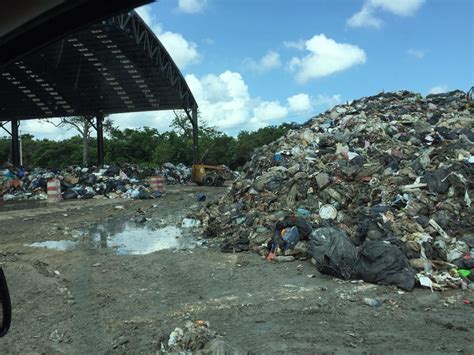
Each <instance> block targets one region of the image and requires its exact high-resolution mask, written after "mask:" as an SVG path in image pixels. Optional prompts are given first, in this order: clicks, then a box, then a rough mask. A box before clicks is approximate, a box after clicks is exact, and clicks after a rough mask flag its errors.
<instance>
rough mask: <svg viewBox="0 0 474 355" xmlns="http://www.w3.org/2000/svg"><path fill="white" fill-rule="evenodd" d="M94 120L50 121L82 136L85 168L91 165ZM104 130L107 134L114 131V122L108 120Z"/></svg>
mask: <svg viewBox="0 0 474 355" xmlns="http://www.w3.org/2000/svg"><path fill="white" fill-rule="evenodd" d="M93 120H94V116H72V117H61V118H60V121H59V123H54V122H53V121H51V120H48V122H50V123H52V124H54V125H55V126H56V127H65V128H67V129H75V130H76V131H77V132H78V133H79V134H80V137H81V138H82V164H83V165H84V166H87V165H88V164H89V139H90V137H91V133H92V132H93V131H94V129H93V128H94V126H93V124H92V122H93ZM103 128H104V130H105V131H106V132H111V131H112V130H113V129H114V127H113V124H112V121H111V120H110V119H107V118H106V119H105V120H104V122H103Z"/></svg>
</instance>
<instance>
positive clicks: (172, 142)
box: [0, 114, 293, 169]
mask: <svg viewBox="0 0 474 355" xmlns="http://www.w3.org/2000/svg"><path fill="white" fill-rule="evenodd" d="M171 127H172V128H173V130H171V131H167V132H163V133H160V132H159V131H158V130H157V129H155V128H149V127H143V128H140V129H128V128H127V129H123V130H121V129H118V128H116V127H112V126H110V127H109V129H108V132H109V138H106V139H105V142H104V145H105V161H106V162H107V163H108V164H120V163H133V164H140V165H142V166H158V165H161V164H163V163H166V162H171V163H174V164H177V163H184V164H186V165H191V164H192V163H193V149H192V148H193V137H192V132H193V128H192V124H191V121H190V120H189V118H188V117H187V116H186V115H178V114H175V118H174V120H173V123H172V125H171ZM291 128H293V125H291V124H283V125H280V126H269V127H265V128H261V129H259V130H257V131H255V132H247V131H242V132H240V133H239V135H238V136H237V137H231V136H229V135H227V134H225V133H223V132H221V131H219V130H217V129H216V128H214V127H209V126H208V125H207V124H206V122H205V121H204V120H202V119H200V120H199V160H200V162H203V163H207V164H225V165H228V166H230V167H231V168H232V169H237V168H239V167H240V166H242V165H243V164H245V162H246V161H247V160H249V159H250V157H251V155H252V153H253V151H254V149H255V148H257V147H260V146H262V145H265V144H269V143H271V142H273V141H274V140H276V139H278V138H279V137H281V136H282V135H284V134H285V133H286V132H287V131H288V130H289V129H291ZM82 143H83V140H82V137H81V136H80V135H77V136H75V137H72V138H69V139H65V140H62V141H53V140H48V139H42V140H39V139H34V137H33V136H32V135H30V134H25V135H23V136H22V148H23V164H24V165H25V166H40V167H46V168H52V167H56V168H61V167H64V166H67V165H71V164H78V165H81V162H82ZM10 144H11V140H10V138H9V137H3V138H0V162H2V161H7V160H8V157H9V154H10ZM88 155H89V157H95V156H96V138H95V137H90V138H88ZM92 160H94V159H92Z"/></svg>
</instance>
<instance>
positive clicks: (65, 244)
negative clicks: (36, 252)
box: [29, 240, 77, 251]
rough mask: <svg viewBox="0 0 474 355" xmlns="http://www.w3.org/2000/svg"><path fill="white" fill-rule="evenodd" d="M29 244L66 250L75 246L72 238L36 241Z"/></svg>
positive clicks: (75, 243)
mask: <svg viewBox="0 0 474 355" xmlns="http://www.w3.org/2000/svg"><path fill="white" fill-rule="evenodd" d="M29 246H31V247H38V248H46V249H54V250H62V251H66V250H71V249H74V248H75V247H76V246H77V242H75V241H72V240H48V241H46V242H36V243H33V244H30V245H29Z"/></svg>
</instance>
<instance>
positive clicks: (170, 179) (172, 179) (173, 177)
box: [154, 163, 192, 185]
mask: <svg viewBox="0 0 474 355" xmlns="http://www.w3.org/2000/svg"><path fill="white" fill-rule="evenodd" d="M154 175H160V176H163V178H164V179H165V181H166V184H167V185H177V184H186V183H188V182H190V181H191V176H192V169H191V167H189V166H186V165H184V164H181V163H179V164H178V165H174V164H172V163H164V164H163V165H162V166H161V168H159V169H155V171H154Z"/></svg>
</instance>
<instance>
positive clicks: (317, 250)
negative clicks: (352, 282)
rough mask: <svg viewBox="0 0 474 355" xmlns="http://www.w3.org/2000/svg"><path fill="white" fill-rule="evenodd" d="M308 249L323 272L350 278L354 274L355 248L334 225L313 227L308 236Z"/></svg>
mask: <svg viewBox="0 0 474 355" xmlns="http://www.w3.org/2000/svg"><path fill="white" fill-rule="evenodd" d="M308 251H309V254H310V255H311V257H313V259H314V260H316V268H317V269H318V270H319V272H321V273H323V274H328V275H332V276H336V277H339V278H341V279H350V278H352V276H353V274H354V268H353V267H354V264H355V263H356V261H357V250H356V247H355V246H354V244H352V242H351V241H350V240H349V237H348V236H347V234H346V233H344V232H343V231H341V230H340V229H338V228H335V227H324V228H318V229H315V230H314V231H313V232H312V233H311V234H310V236H309V242H308Z"/></svg>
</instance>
